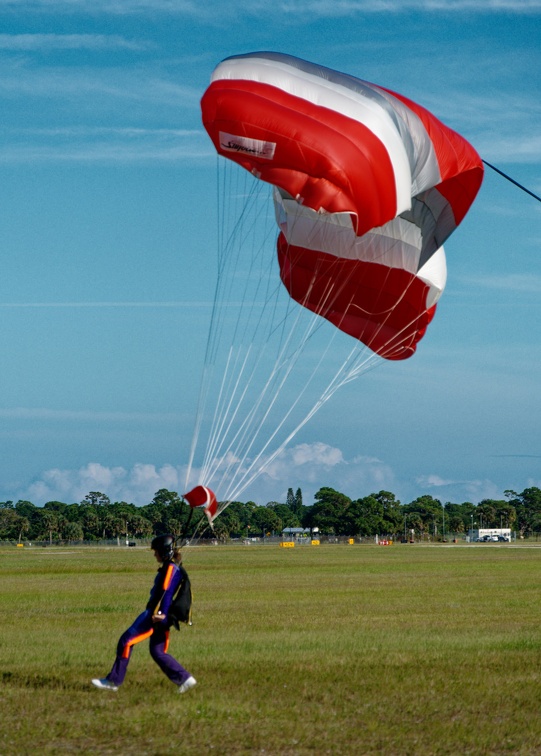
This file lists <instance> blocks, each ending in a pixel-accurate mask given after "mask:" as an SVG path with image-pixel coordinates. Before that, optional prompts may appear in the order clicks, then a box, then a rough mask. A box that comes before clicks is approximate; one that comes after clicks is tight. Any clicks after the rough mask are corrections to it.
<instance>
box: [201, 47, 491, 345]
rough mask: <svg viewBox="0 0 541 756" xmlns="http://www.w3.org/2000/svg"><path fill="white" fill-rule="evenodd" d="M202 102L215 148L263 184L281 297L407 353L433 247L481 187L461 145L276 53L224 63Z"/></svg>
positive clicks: (442, 272) (440, 128)
mask: <svg viewBox="0 0 541 756" xmlns="http://www.w3.org/2000/svg"><path fill="white" fill-rule="evenodd" d="M201 107H202V112H203V123H204V125H205V128H206V129H207V131H208V133H209V135H210V137H211V139H212V141H213V143H214V146H215V147H216V150H217V152H218V153H219V154H220V155H223V156H224V157H226V158H229V159H230V160H233V161H235V162H236V163H239V164H240V165H241V166H243V167H244V168H246V169H247V170H248V171H250V172H251V173H253V174H254V175H255V176H257V177H258V178H260V179H262V180H263V181H266V182H269V183H271V184H273V185H274V187H275V192H274V202H275V211H276V220H277V222H278V225H279V227H280V235H279V237H278V259H279V265H280V275H281V278H282V281H283V283H284V285H285V286H286V288H287V290H288V292H289V293H290V295H291V296H292V297H293V298H294V299H295V300H296V301H297V302H299V303H300V304H302V305H304V306H305V307H307V308H309V309H310V310H312V311H313V312H316V313H318V314H319V315H322V316H323V317H325V318H327V320H330V321H331V322H332V323H334V325H336V326H337V327H338V328H340V329H341V330H343V331H345V332H346V333H348V334H350V335H351V336H354V337H355V338H357V339H359V340H361V341H362V342H363V343H365V344H366V345H367V346H369V347H370V348H371V349H372V350H373V351H375V352H377V353H378V354H380V355H381V356H383V357H385V358H387V359H394V360H397V359H404V358H407V357H410V356H411V355H412V354H413V353H414V351H415V349H416V344H417V342H418V341H419V340H420V339H421V338H422V336H423V335H424V333H425V330H426V327H427V325H428V323H429V322H430V320H431V319H432V317H433V315H434V312H435V308H436V303H437V301H438V299H439V297H440V295H441V293H442V291H443V289H444V287H445V281H446V264H445V255H444V251H443V247H442V244H443V242H444V241H445V240H446V239H447V238H448V236H449V235H450V234H451V233H452V232H453V230H454V229H455V228H456V227H457V226H458V224H459V223H460V222H461V221H462V219H463V218H464V216H465V214H466V212H467V211H468V208H469V207H470V205H471V203H472V202H473V200H474V198H475V196H476V194H477V191H478V190H479V187H480V185H481V181H482V177H483V166H482V162H481V158H480V157H479V155H478V154H477V152H476V151H475V150H474V149H473V147H472V146H471V145H470V144H469V143H468V142H467V141H466V140H465V139H464V138H463V137H461V136H460V135H459V134H457V133H456V132H454V131H452V130H451V129H449V128H448V127H447V126H445V125H443V124H442V123H441V122H440V121H439V120H438V119H437V118H436V117H435V116H433V115H432V114H431V113H429V112H428V111H427V110H425V109H424V108H422V107H421V106H419V105H416V104H415V103H413V102H412V101H411V100H408V99H406V98H405V97H402V96H401V95H398V94H396V93H393V92H391V91H389V90H387V89H384V88H382V87H379V86H375V85H374V84H369V83H368V82H365V81H361V80H360V79H356V78H354V77H353V76H348V75H346V74H342V73H338V72H336V71H332V70H330V69H328V68H324V67H322V66H318V65H315V64H313V63H308V62H306V61H304V60H299V59H298V58H294V57H291V56H289V55H283V54H279V53H266V52H260V53H249V54H247V55H239V56H234V57H231V58H227V59H226V60H224V61H223V62H222V63H220V64H219V65H218V67H217V68H216V69H215V71H214V73H213V75H212V82H211V84H210V86H209V88H208V89H207V91H206V92H205V94H204V96H203V99H202V101H201Z"/></svg>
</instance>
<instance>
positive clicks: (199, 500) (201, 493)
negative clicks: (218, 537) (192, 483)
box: [183, 486, 218, 524]
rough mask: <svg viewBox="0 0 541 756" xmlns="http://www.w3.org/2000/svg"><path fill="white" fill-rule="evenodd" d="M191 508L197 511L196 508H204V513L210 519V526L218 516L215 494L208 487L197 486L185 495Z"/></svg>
mask: <svg viewBox="0 0 541 756" xmlns="http://www.w3.org/2000/svg"><path fill="white" fill-rule="evenodd" d="M183 497H184V498H185V499H186V501H187V502H188V504H189V505H190V507H192V508H193V509H195V508H196V507H204V510H203V511H204V512H205V514H206V516H207V518H208V521H209V523H210V524H212V521H213V520H214V518H215V517H216V515H217V514H218V502H217V501H216V496H215V495H214V492H213V491H211V490H210V488H207V487H206V486H196V487H195V488H192V490H191V491H188V493H185V494H183Z"/></svg>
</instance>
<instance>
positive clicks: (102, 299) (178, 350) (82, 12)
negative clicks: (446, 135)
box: [0, 0, 541, 505]
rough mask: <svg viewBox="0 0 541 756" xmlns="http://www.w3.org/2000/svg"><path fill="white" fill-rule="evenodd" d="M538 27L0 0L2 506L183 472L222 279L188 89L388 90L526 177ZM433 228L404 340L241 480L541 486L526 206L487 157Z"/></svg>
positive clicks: (537, 228) (459, 492)
mask: <svg viewBox="0 0 541 756" xmlns="http://www.w3.org/2000/svg"><path fill="white" fill-rule="evenodd" d="M540 40H541V0H298V1H297V2H295V1H294V0H290V1H287V0H277V2H274V3H268V2H263V1H262V0H243V2H237V0H230V2H228V3H223V2H222V0H205V2H192V1H191V0H177V1H175V0H116V2H114V1H113V2H109V1H107V2H105V1H104V0H33V1H28V2H26V1H25V0H0V112H1V113H2V117H1V119H0V135H1V138H0V176H1V179H0V251H1V252H0V254H1V260H2V268H1V275H0V355H1V358H2V368H1V370H0V501H6V500H11V501H17V500H18V499H28V500H30V501H32V502H34V503H35V504H37V505H43V504H44V503H45V502H47V501H50V500H60V501H65V502H75V501H81V499H82V498H83V497H84V496H85V495H86V494H87V493H88V492H89V491H96V490H98V491H102V492H104V493H106V494H107V495H108V496H109V497H110V498H111V500H112V501H121V500H123V501H130V502H134V503H135V504H138V505H143V504H146V503H148V502H149V501H150V500H151V499H152V497H153V495H154V493H155V492H156V491H157V490H158V489H160V488H168V489H170V490H176V491H179V492H181V493H182V492H183V490H184V489H183V487H184V485H185V470H186V465H187V460H188V457H189V453H190V445H191V441H192V437H193V429H194V421H195V412H196V405H197V397H198V393H199V386H200V383H201V379H202V372H203V365H204V354H205V346H206V343H207V335H208V329H209V324H210V315H211V308H212V301H213V296H214V290H215V283H216V236H217V221H216V218H217V201H216V197H217V187H216V156H215V153H214V149H213V147H212V144H211V142H210V140H209V139H208V137H207V135H206V133H205V131H204V129H203V127H202V124H201V119H200V106H199V101H200V98H201V96H202V94H203V92H204V91H205V89H206V87H207V86H208V84H209V79H210V75H211V73H212V70H213V69H214V67H215V66H216V65H217V64H218V63H219V62H220V61H221V60H222V59H223V58H225V57H227V56H229V55H235V54H240V53H246V52H251V51H257V50H271V51H278V52H283V53H288V54H291V55H295V56H298V57H301V58H305V59H307V60H311V61H313V62H316V63H320V64H322V65H325V66H328V67H330V68H334V69H337V70H340V71H344V72H347V73H350V74H352V75H354V76H357V77H359V78H362V79H366V80H368V81H372V82H374V83H376V84H379V85H381V86H385V87H387V88H389V89H391V90H395V91H397V92H400V93H402V94H404V95H405V96H407V97H409V98H411V99H413V100H415V101H417V102H419V103H420V104H422V105H424V106H425V107H427V108H428V109H430V110H431V111H432V112H433V113H435V115H437V116H438V117H439V118H440V119H441V120H442V121H444V122H445V123H446V124H447V125H449V126H450V127H451V128H453V129H455V130H456V131H458V132H460V133H461V134H463V136H465V137H466V139H468V140H469V141H470V142H471V143H472V144H473V145H474V147H475V148H476V149H477V151H478V152H479V154H480V155H481V157H483V158H484V159H485V160H487V161H489V162H490V163H493V164H494V165H496V166H498V167H499V168H500V169H501V170H503V171H504V172H505V173H507V174H509V175H511V176H512V177H513V178H514V179H515V180H517V181H519V182H520V183H521V184H524V185H525V186H527V187H528V188H529V189H530V190H531V191H533V192H535V193H536V194H541V127H540V123H541V44H540ZM273 245H274V243H272V244H271V248H270V254H273V253H274V246H273ZM445 246H446V253H447V264H448V282H447V288H446V290H445V292H444V295H443V297H442V299H441V300H440V303H439V305H438V312H437V314H436V317H435V319H434V321H433V322H432V323H431V325H430V328H429V331H428V332H427V335H426V336H425V338H424V339H423V341H422V342H421V343H420V345H419V347H418V350H417V353H416V354H415V355H414V356H413V357H412V358H411V359H409V360H405V361H403V362H400V363H383V364H381V365H380V366H378V368H377V369H375V370H373V371H371V372H370V373H368V374H366V375H364V376H361V377H360V378H359V379H358V380H357V381H354V382H352V383H351V384H348V385H347V386H345V387H344V388H343V389H342V390H341V391H340V392H337V394H336V395H335V396H334V397H333V398H332V399H331V400H330V401H329V402H328V403H327V404H326V405H325V406H324V407H323V408H322V409H321V410H320V412H319V413H318V414H317V415H316V416H315V417H313V418H312V419H311V421H310V422H309V423H307V425H306V426H305V427H304V428H303V429H302V430H301V431H300V432H299V433H298V434H297V435H296V436H295V438H294V439H293V440H292V442H291V444H290V445H289V447H288V448H287V449H286V450H285V451H284V452H283V453H282V454H281V455H280V456H279V457H278V458H277V459H275V460H274V461H273V462H272V464H271V465H269V468H268V469H267V471H266V472H265V473H264V474H262V475H261V476H260V477H259V478H258V479H257V480H256V481H255V482H254V484H253V485H252V486H251V487H250V488H249V489H248V490H247V491H246V492H245V493H244V494H243V500H247V499H248V498H250V499H253V500H254V501H256V502H257V503H259V504H264V503H266V502H267V501H284V500H285V497H286V493H287V489H288V488H290V487H291V488H293V489H294V490H296V489H297V488H299V487H300V488H301V489H302V491H303V499H304V503H305V504H311V503H312V502H313V497H314V493H315V492H316V491H317V490H318V489H319V488H320V487H321V486H331V487H333V488H336V489H337V490H339V491H341V492H343V493H345V494H347V495H348V496H350V497H351V498H359V497H362V496H366V495H368V494H369V493H372V492H377V491H380V490H387V491H391V492H393V493H395V495H396V496H397V498H399V499H400V500H401V501H402V503H408V502H410V501H412V500H413V499H415V498H416V497H417V496H420V495H423V494H430V495H432V496H434V497H436V498H438V499H440V500H441V501H442V502H447V501H453V502H457V503H459V502H462V501H473V502H478V501H480V500H482V499H483V498H496V499H502V498H504V491H505V490H507V489H512V490H515V491H517V492H520V491H522V490H524V489H525V488H526V487H529V486H541V431H540V427H539V418H540V417H541V392H540V391H539V385H540V384H541V343H540V338H539V332H540V326H541V297H540V294H541V255H540V252H541V203H539V202H537V201H536V200H535V199H533V198H532V197H529V196H528V195H526V194H525V193H524V192H522V191H520V190H519V189H518V188H517V187H515V186H513V185H512V184H511V183H509V182H508V181H506V180H505V179H503V178H502V177H501V176H499V175H497V174H496V173H494V172H493V171H491V170H487V172H486V174H485V180H484V183H483V186H482V188H481V191H480V194H479V196H478V198H477V200H476V202H475V203H474V205H473V207H472V209H471V211H470V212H469V214H468V216H467V217H466V219H465V221H464V222H463V223H462V224H461V226H460V227H459V229H457V231H456V232H455V233H454V234H453V235H452V237H451V238H450V239H449V240H448V242H447V243H446V245H445ZM196 463H197V460H196ZM217 495H218V498H220V492H219V491H217Z"/></svg>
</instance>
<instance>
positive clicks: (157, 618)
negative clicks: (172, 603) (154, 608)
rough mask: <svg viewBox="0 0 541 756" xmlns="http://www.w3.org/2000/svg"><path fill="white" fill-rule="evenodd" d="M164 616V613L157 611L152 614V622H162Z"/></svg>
mask: <svg viewBox="0 0 541 756" xmlns="http://www.w3.org/2000/svg"><path fill="white" fill-rule="evenodd" d="M165 618H166V615H165V614H162V613H161V612H158V614H153V615H152V622H154V623H156V622H163V621H164V619H165Z"/></svg>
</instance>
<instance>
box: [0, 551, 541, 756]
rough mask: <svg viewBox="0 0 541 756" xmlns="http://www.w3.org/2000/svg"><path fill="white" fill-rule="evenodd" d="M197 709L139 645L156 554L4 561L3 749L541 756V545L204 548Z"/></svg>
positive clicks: (182, 645) (191, 649) (188, 557)
mask: <svg viewBox="0 0 541 756" xmlns="http://www.w3.org/2000/svg"><path fill="white" fill-rule="evenodd" d="M185 565H186V567H187V569H188V571H189V572H190V576H191V578H192V584H193V590H194V595H195V604H194V625H193V627H191V628H186V627H182V628H181V631H180V632H179V633H176V632H172V641H171V651H172V653H173V654H174V655H175V656H177V658H178V659H179V660H180V661H181V662H182V663H183V664H184V665H185V666H186V667H187V668H188V669H189V670H190V672H192V673H193V675H194V676H195V677H196V678H197V680H198V685H197V687H196V688H195V689H194V690H192V691H190V692H189V693H188V694H186V695H185V696H179V695H177V694H176V691H175V689H174V688H173V686H172V685H171V684H170V683H169V682H168V680H167V679H166V678H165V677H164V676H163V675H162V673H161V672H160V671H159V669H158V668H157V667H156V666H155V665H154V663H153V662H152V660H151V659H150V657H149V655H148V651H147V648H146V646H147V644H146V643H145V644H141V646H138V647H136V648H135V650H134V653H133V656H132V660H131V662H130V668H129V671H128V676H127V678H126V682H125V684H124V685H123V686H122V688H121V689H120V690H119V691H118V692H117V693H109V692H106V691H99V690H96V689H94V688H93V687H92V686H91V685H90V684H89V681H90V678H92V677H95V676H104V675H105V674H106V673H107V672H108V671H109V668H110V666H111V663H112V660H113V655H114V648H115V645H116V641H117V639H118V637H119V635H120V634H121V632H122V631H123V630H124V629H125V628H126V627H127V626H128V625H129V624H130V623H131V622H132V620H133V619H134V617H135V616H136V614H137V613H138V612H139V611H140V610H141V609H142V608H143V607H144V604H145V602H146V598H147V595H148V591H149V589H150V584H151V582H152V579H153V574H154V569H155V563H153V557H152V554H151V553H150V552H149V551H147V550H142V549H108V550H106V549H103V550H98V549H96V550H92V549H74V548H71V549H70V548H65V549H54V548H52V549H51V548H46V549H30V548H25V549H17V550H15V549H3V550H0V577H1V582H0V612H1V616H2V620H1V626H0V627H1V629H0V753H1V754H30V753H34V752H35V751H39V752H41V753H54V754H57V753H59V754H63V753H109V754H156V755H157V754H173V753H176V754H209V753H220V754H259V753H265V754H299V755H303V754H314V755H315V754H317V755H318V756H319V754H327V753H328V754H374V753H381V754H390V755H391V756H394V755H395V754H396V755H400V754H532V755H533V754H539V753H541V717H540V716H539V705H540V702H541V677H540V672H539V655H540V650H541V628H540V602H539V586H540V584H541V548H540V549H537V548H527V547H524V546H521V547H514V546H510V545H501V546H489V545H485V544H483V545H480V546H474V545H471V546H460V545H450V546H439V547H438V546H435V547H430V546H420V545H409V544H408V545H400V544H397V545H394V546H391V547H376V546H366V545H363V546H360V545H354V546H346V545H328V546H325V545H322V546H320V547H318V548H310V547H297V548H295V549H290V550H285V549H280V548H278V547H277V546H253V547H252V546H251V547H248V548H244V547H240V546H239V547H215V548H213V547H201V548H193V549H191V550H186V552H185Z"/></svg>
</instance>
